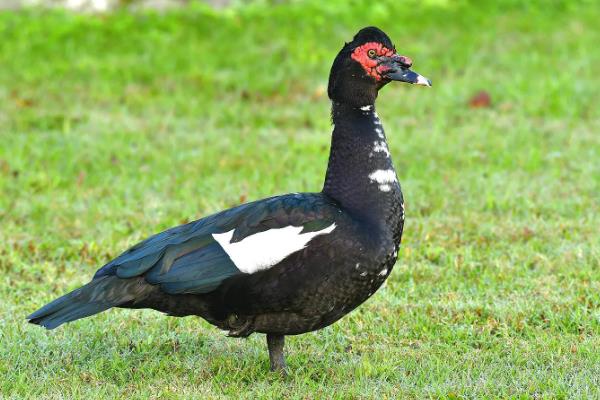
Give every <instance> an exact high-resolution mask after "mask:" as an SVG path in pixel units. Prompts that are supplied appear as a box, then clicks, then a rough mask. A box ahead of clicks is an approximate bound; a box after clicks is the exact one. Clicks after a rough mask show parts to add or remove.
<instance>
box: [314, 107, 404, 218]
mask: <svg viewBox="0 0 600 400" xmlns="http://www.w3.org/2000/svg"><path fill="white" fill-rule="evenodd" d="M332 120H333V124H334V129H333V135H332V140H331V153H330V156H329V164H328V166H327V174H326V177H325V184H324V187H323V193H325V194H326V195H328V196H330V197H332V198H333V199H334V200H336V201H337V202H338V203H339V204H340V205H341V206H342V207H343V208H344V209H346V210H348V211H349V212H351V213H354V214H355V215H358V216H360V217H362V218H365V219H369V220H375V221H376V222H381V223H385V220H386V219H389V218H390V217H393V216H392V215H390V213H398V209H399V207H400V206H401V204H402V193H401V190H400V185H399V183H398V181H397V177H396V173H395V170H394V165H393V163H392V159H391V157H390V154H389V150H388V146H387V140H386V137H385V132H384V131H383V126H382V125H381V122H380V121H379V118H378V116H377V113H376V112H375V106H374V105H368V106H363V107H356V106H352V105H348V104H341V103H337V102H333V105H332Z"/></svg>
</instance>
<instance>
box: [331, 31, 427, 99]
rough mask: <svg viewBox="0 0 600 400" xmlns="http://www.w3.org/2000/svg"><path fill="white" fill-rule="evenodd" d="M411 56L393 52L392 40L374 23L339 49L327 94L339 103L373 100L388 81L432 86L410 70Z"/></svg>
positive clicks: (425, 79) (332, 68)
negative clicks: (373, 25)
mask: <svg viewBox="0 0 600 400" xmlns="http://www.w3.org/2000/svg"><path fill="white" fill-rule="evenodd" d="M411 66H412V60H411V59H410V58H409V57H406V56H401V55H399V54H398V53H396V48H395V46H394V45H393V44H392V41H391V40H390V38H389V37H388V35H386V34H385V33H384V32H383V31H382V30H380V29H378V28H375V27H368V28H363V29H361V30H360V31H359V32H358V33H357V34H356V35H355V36H354V39H352V41H351V42H350V43H346V44H345V45H344V47H343V48H342V50H341V51H340V52H339V54H338V55H337V57H336V58H335V60H334V61H333V65H332V67H331V73H330V74H329V88H328V94H329V98H330V99H331V100H333V101H336V102H340V103H349V104H353V105H358V106H363V105H367V104H373V103H374V102H375V99H376V98H377V92H378V91H379V89H381V88H382V87H383V86H385V85H386V84H388V83H390V82H391V81H399V82H406V83H411V84H414V85H422V86H431V81H430V80H429V79H427V78H425V77H424V76H421V75H419V74H417V73H416V72H414V71H411V70H410V67H411Z"/></svg>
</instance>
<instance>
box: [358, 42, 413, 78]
mask: <svg viewBox="0 0 600 400" xmlns="http://www.w3.org/2000/svg"><path fill="white" fill-rule="evenodd" d="M380 57H389V58H398V59H399V61H400V62H401V63H402V64H404V65H407V66H409V67H410V66H411V65H412V60H411V59H410V58H409V57H406V56H399V55H397V54H396V50H395V49H389V48H387V47H385V46H384V45H382V44H381V43H378V42H368V43H365V44H363V45H362V46H359V47H357V48H355V49H354V51H353V52H352V59H353V60H354V61H357V62H358V63H359V64H360V65H361V66H362V67H363V68H364V70H365V72H366V73H367V74H368V75H369V76H371V77H372V78H373V79H375V80H376V81H380V80H381V79H383V74H384V73H385V72H386V71H388V70H389V69H390V68H389V67H388V66H385V65H382V64H381V60H379V58H380Z"/></svg>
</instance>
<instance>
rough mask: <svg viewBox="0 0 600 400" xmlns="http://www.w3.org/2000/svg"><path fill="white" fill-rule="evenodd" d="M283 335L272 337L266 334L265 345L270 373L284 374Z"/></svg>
mask: <svg viewBox="0 0 600 400" xmlns="http://www.w3.org/2000/svg"><path fill="white" fill-rule="evenodd" d="M284 343H285V336H284V335H273V334H270V333H267V345H268V346H269V359H270V360H271V371H281V372H283V373H284V374H285V358H284V357H283V345H284Z"/></svg>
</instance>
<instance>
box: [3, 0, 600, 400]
mask: <svg viewBox="0 0 600 400" xmlns="http://www.w3.org/2000/svg"><path fill="white" fill-rule="evenodd" d="M320 3H323V4H320ZM518 3H519V2H517V1H512V0H510V1H507V2H503V3H502V4H500V5H498V3H497V2H489V3H487V4H483V3H482V2H477V3H473V4H471V5H469V4H468V3H467V2H445V1H428V2H425V3H424V4H421V3H417V2H398V1H387V2H386V1H383V2H371V1H357V2H354V3H352V4H353V6H352V7H350V6H348V5H347V3H346V2H341V1H337V2H320V1H317V0H314V1H312V0H311V1H309V2H306V3H302V4H300V3H297V2H291V4H287V5H280V6H277V7H267V6H265V5H261V4H260V3H257V4H254V5H250V6H244V7H238V8H233V9H225V10H221V11H212V10H210V9H208V8H206V7H204V6H201V5H198V4H196V5H192V6H191V7H190V8H186V9H184V10H179V11H170V12H168V13H166V14H153V13H142V14H126V13H115V14H110V15H103V16H93V15H73V14H68V13H62V12H58V11H54V12H45V13H43V12H41V11H21V12H5V13H2V14H0V35H1V39H0V104H2V107H1V108H0V243H1V245H0V297H1V299H2V300H0V397H2V398H10V397H15V398H24V397H30V398H43V397H46V398H57V397H68V398H70V397H81V398H99V399H104V398H113V397H115V398H118V397H123V398H128V399H137V398H139V399H144V398H148V397H155V398H178V397H184V398H202V399H204V398H227V397H231V398H248V399H255V398H292V399H293V398H298V399H318V398H339V399H348V398H357V399H358V398H361V399H362V398H374V399H380V398H389V399H393V398H398V399H405V398H417V399H421V398H429V397H431V398H449V399H454V398H519V399H527V398H535V399H539V398H552V399H554V398H598V397H599V396H600V389H599V386H600V233H599V225H600V68H599V67H598V66H599V65H600V46H599V45H598V44H599V43H600V29H598V21H599V20H600V7H597V4H594V2H592V1H589V2H582V3H573V2H567V1H564V2H554V3H549V2H547V3H544V4H554V6H552V7H550V6H546V5H544V4H541V5H529V6H519V5H518ZM417 4H420V5H417ZM556 4H558V5H556ZM366 25H377V26H379V27H381V28H382V29H384V30H385V31H386V32H387V33H388V34H389V35H390V36H391V37H392V39H393V40H394V41H395V43H396V47H397V48H398V50H399V52H401V53H404V54H407V55H409V56H411V57H412V58H413V59H414V61H415V70H416V71H418V72H420V73H422V74H423V75H425V76H427V77H429V78H431V79H432V81H433V84H434V86H433V88H431V89H430V90H425V89H423V88H419V87H410V86H408V85H400V84H396V85H390V86H389V87H387V88H386V89H385V90H383V91H382V93H381V96H380V98H379V102H378V112H379V115H380V116H381V118H382V120H383V123H384V125H385V127H386V132H387V134H388V138H389V141H390V147H391V153H392V157H393V158H394V161H395V163H396V169H397V171H398V175H399V178H400V180H401V183H402V187H403V190H404V193H405V198H406V205H407V220H406V225H405V234H404V240H403V245H402V248H401V254H400V258H399V261H398V263H397V265H396V267H395V269H394V271H393V273H392V274H391V276H390V278H389V280H388V281H387V284H386V286H385V287H383V288H382V289H381V290H380V291H379V292H378V293H377V294H376V295H375V296H373V298H371V299H370V300H369V301H368V302H367V303H365V304H364V305H363V306H362V307H360V308H359V309H358V310H357V311H355V312H353V313H351V314H350V315H348V316H347V317H345V318H344V319H342V320H341V321H340V322H338V323H336V324H335V325H333V326H331V327H329V328H326V329H324V330H322V331H319V332H315V333H310V334H305V335H302V336H296V337H290V338H289V339H288V342H287V355H288V363H289V367H290V375H289V376H288V377H287V378H282V377H279V376H277V375H273V374H271V373H269V372H268V355H267V351H266V343H265V339H264V336H263V335H258V334H256V335H253V336H251V337H250V338H249V339H247V340H243V339H228V338H226V337H224V336H223V335H222V334H221V333H220V332H219V331H218V330H216V329H215V328H213V327H211V326H210V325H208V323H206V322H204V321H203V320H200V319H197V318H180V319H176V318H169V317H165V316H163V315H161V314H159V313H157V312H153V311H128V310H111V311H109V312H106V313H103V314H100V315H97V316H95V317H92V318H88V319H84V320H80V321H77V322H74V323H71V324H68V325H66V326H64V327H62V328H60V329H58V330H56V331H51V332H48V331H45V330H43V329H40V328H39V327H36V326H32V325H29V324H27V323H26V322H25V316H26V315H28V314H29V313H30V312H32V311H34V310H35V309H37V308H38V307H39V306H41V305H43V304H45V303H46V302H48V301H50V300H52V299H54V298H56V297H57V296H59V295H61V294H63V293H65V292H67V291H69V290H71V289H74V288H76V287H77V286H79V285H81V284H82V283H85V282H87V281H88V280H89V279H90V278H91V276H92V274H93V272H94V271H95V270H96V269H97V268H98V267H100V266H101V265H102V264H104V263H105V262H106V261H108V260H109V259H111V258H112V257H114V256H116V255H118V254H119V253H120V252H121V251H122V250H124V249H125V248H127V247H129V246H131V245H133V244H135V243H136V242H138V241H139V240H141V239H143V238H145V237H147V236H148V235H150V234H152V233H155V232H158V231H161V230H163V229H166V228H168V227H171V226H173V225H177V224H180V223H182V222H186V221H189V220H192V219H197V218H199V217H202V216H206V215H208V214H211V213H213V212H215V211H218V210H220V209H223V208H226V207H230V206H233V205H236V204H239V203H241V202H245V201H250V200H253V199H259V198H263V197H266V196H270V195H273V194H279V193H287V192H292V191H318V190H320V188H321V185H322V182H323V177H324V172H325V167H326V162H327V156H328V146H329V140H330V131H331V127H330V121H329V101H328V99H327V95H326V84H327V76H328V73H329V68H330V66H331V62H332V60H333V57H334V56H335V55H336V53H337V51H338V50H339V49H340V48H341V46H342V44H343V42H344V40H350V39H351V37H352V35H353V34H354V33H355V32H356V31H357V30H358V29H359V28H361V27H363V26H366ZM481 90H484V91H486V92H487V93H488V94H489V96H490V98H491V104H490V106H489V107H480V108H474V107H471V106H469V99H471V98H472V96H473V95H474V94H475V93H477V92H478V91H481ZM483 103H485V102H483ZM483 105H486V104H483Z"/></svg>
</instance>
